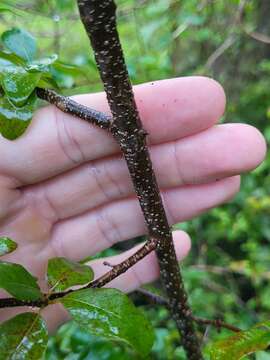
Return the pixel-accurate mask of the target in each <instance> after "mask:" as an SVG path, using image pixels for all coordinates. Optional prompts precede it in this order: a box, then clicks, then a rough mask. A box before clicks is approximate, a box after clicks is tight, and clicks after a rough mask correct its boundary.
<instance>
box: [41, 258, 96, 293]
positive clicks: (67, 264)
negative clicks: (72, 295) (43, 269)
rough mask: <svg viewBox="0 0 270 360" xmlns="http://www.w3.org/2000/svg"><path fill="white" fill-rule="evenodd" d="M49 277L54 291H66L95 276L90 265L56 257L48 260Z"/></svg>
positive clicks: (85, 282)
mask: <svg viewBox="0 0 270 360" xmlns="http://www.w3.org/2000/svg"><path fill="white" fill-rule="evenodd" d="M47 277H48V283H49V285H50V287H51V288H53V290H54V291H64V290H66V289H68V288H70V287H71V286H74V285H84V284H87V283H89V282H90V281H91V280H93V278H94V272H93V270H92V269H91V268H90V267H89V266H86V265H82V264H79V263H76V262H74V261H71V260H68V259H65V258H63V257H56V258H52V259H50V260H49V262H48V271H47Z"/></svg>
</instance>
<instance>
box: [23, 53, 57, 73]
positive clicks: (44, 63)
mask: <svg viewBox="0 0 270 360" xmlns="http://www.w3.org/2000/svg"><path fill="white" fill-rule="evenodd" d="M57 58H58V56H57V55H56V54H53V55H51V56H47V57H45V58H42V59H38V60H34V61H31V62H30V63H29V64H28V65H27V66H26V70H27V71H30V72H35V71H38V72H49V71H50V68H49V66H50V65H52V64H53V63H54V62H55V61H56V60H57Z"/></svg>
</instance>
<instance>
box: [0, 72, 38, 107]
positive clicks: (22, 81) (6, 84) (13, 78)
mask: <svg viewBox="0 0 270 360" xmlns="http://www.w3.org/2000/svg"><path fill="white" fill-rule="evenodd" d="M40 78H41V73H36V72H35V73H29V72H27V71H25V70H24V69H23V68H22V67H16V68H14V67H12V68H7V69H6V71H4V73H3V74H2V78H1V85H2V87H3V90H4V92H5V94H6V95H7V97H8V98H9V99H10V101H12V103H13V104H14V105H15V106H17V107H21V106H24V105H25V104H26V102H27V99H28V98H29V96H30V95H31V94H32V92H33V91H34V89H35V88H36V86H37V84H38V82H39V80H40Z"/></svg>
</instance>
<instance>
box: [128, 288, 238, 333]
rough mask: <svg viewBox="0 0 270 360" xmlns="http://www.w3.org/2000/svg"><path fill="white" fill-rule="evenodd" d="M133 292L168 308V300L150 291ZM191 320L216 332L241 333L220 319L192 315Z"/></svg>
mask: <svg viewBox="0 0 270 360" xmlns="http://www.w3.org/2000/svg"><path fill="white" fill-rule="evenodd" d="M134 292H135V293H138V294H140V295H143V297H144V298H146V299H147V301H148V302H150V303H151V304H155V305H161V306H166V307H169V303H168V300H167V299H165V298H164V297H163V296H160V295H158V294H154V293H152V292H151V291H148V290H146V289H144V288H139V289H137V290H135V291H134ZM192 319H193V320H194V321H195V322H196V323H197V324H199V325H212V326H214V327H216V328H217V329H218V330H220V329H221V328H224V329H228V330H231V331H233V332H239V331H242V330H241V329H240V328H238V327H236V326H234V325H231V324H228V323H225V322H224V321H222V320H220V319H205V318H202V317H199V316H195V315H192Z"/></svg>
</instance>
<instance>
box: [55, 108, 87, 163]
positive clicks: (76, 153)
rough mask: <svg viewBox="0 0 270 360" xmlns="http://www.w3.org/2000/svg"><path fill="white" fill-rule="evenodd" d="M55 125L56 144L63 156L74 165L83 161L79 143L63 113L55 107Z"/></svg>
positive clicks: (83, 157)
mask: <svg viewBox="0 0 270 360" xmlns="http://www.w3.org/2000/svg"><path fill="white" fill-rule="evenodd" d="M54 113H55V117H54V118H55V127H56V133H57V139H58V144H59V146H60V148H61V150H62V151H63V153H64V154H65V156H66V157H67V158H68V159H69V160H70V161H71V162H72V163H73V164H75V165H78V164H80V163H82V162H83V161H85V156H84V154H83V152H82V150H81V147H80V145H79V143H78V142H77V141H76V140H75V139H74V136H72V135H71V133H70V131H69V130H68V127H67V126H66V122H65V121H64V117H63V115H62V114H61V113H60V114H59V110H58V109H57V108H54Z"/></svg>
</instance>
